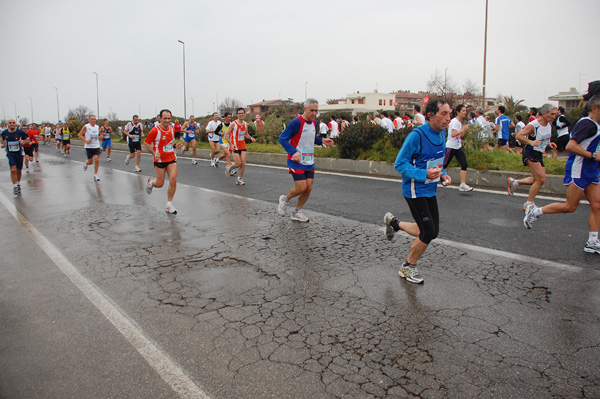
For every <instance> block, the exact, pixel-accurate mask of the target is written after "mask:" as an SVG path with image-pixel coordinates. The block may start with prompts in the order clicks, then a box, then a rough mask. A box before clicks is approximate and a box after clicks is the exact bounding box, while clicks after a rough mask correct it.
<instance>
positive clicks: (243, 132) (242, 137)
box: [237, 130, 246, 141]
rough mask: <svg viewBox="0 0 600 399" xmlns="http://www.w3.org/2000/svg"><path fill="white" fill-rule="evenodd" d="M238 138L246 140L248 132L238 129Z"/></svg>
mask: <svg viewBox="0 0 600 399" xmlns="http://www.w3.org/2000/svg"><path fill="white" fill-rule="evenodd" d="M237 139H238V141H244V140H246V132H245V131H243V130H241V131H238V138H237Z"/></svg>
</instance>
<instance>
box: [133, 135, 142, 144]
mask: <svg viewBox="0 0 600 399" xmlns="http://www.w3.org/2000/svg"><path fill="white" fill-rule="evenodd" d="M131 136H132V137H131V141H132V142H134V143H137V142H138V141H140V135H139V134H132V135H131Z"/></svg>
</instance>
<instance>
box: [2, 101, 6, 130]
mask: <svg viewBox="0 0 600 399" xmlns="http://www.w3.org/2000/svg"><path fill="white" fill-rule="evenodd" d="M5 123H6V112H4V105H3V106H2V124H3V125H4V124H5Z"/></svg>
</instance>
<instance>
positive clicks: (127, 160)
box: [125, 157, 131, 165]
mask: <svg viewBox="0 0 600 399" xmlns="http://www.w3.org/2000/svg"><path fill="white" fill-rule="evenodd" d="M130 159H131V158H129V157H127V158H125V165H129V160H130Z"/></svg>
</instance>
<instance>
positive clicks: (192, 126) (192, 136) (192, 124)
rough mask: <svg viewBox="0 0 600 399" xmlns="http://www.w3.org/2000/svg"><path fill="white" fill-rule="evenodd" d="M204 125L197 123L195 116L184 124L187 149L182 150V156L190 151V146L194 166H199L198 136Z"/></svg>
mask: <svg viewBox="0 0 600 399" xmlns="http://www.w3.org/2000/svg"><path fill="white" fill-rule="evenodd" d="M201 128H202V125H200V124H199V123H198V122H196V119H195V118H194V115H192V116H190V119H189V120H188V121H187V122H185V123H184V124H183V126H182V127H181V131H182V132H183V141H185V148H183V149H182V150H181V155H183V154H185V152H186V151H189V149H190V146H191V147H192V165H197V164H198V161H196V135H197V134H198V133H200V129H201Z"/></svg>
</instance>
